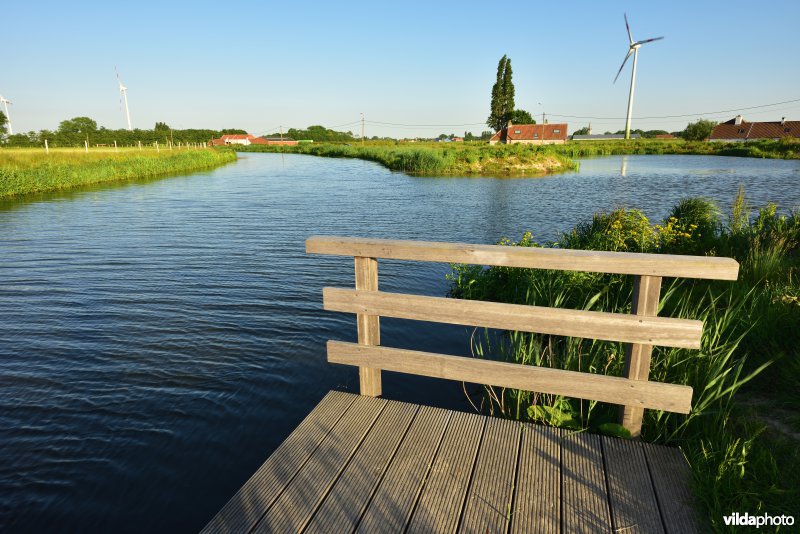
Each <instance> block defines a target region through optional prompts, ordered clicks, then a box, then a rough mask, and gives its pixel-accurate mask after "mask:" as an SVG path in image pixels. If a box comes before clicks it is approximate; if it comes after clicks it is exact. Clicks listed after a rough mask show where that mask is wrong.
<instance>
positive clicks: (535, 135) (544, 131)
mask: <svg viewBox="0 0 800 534" xmlns="http://www.w3.org/2000/svg"><path fill="white" fill-rule="evenodd" d="M566 140H567V125H566V124H513V123H511V121H509V122H508V126H507V127H506V128H503V129H502V130H500V131H499V132H497V133H496V134H494V135H493V136H492V138H491V139H489V144H490V145H495V144H497V143H505V144H507V145H513V144H526V145H556V144H563V143H564V142H565V141H566Z"/></svg>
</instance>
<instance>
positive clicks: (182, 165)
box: [0, 148, 236, 198]
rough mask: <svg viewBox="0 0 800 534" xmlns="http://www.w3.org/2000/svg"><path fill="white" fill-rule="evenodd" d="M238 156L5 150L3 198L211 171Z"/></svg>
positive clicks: (0, 178)
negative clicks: (48, 152)
mask: <svg viewBox="0 0 800 534" xmlns="http://www.w3.org/2000/svg"><path fill="white" fill-rule="evenodd" d="M235 160H236V153H235V152H233V151H231V150H215V149H205V148H204V149H193V150H163V149H162V150H160V151H156V150H153V149H145V150H141V151H140V150H138V149H135V148H130V149H120V150H119V151H116V150H114V149H113V148H110V149H102V148H100V149H98V148H93V149H89V152H88V154H87V153H86V152H85V151H84V150H83V149H67V148H62V149H51V150H50V154H45V152H44V150H41V149H26V148H18V149H11V148H4V149H0V198H10V197H16V196H20V195H25V194H29V193H42V192H47V191H61V190H67V189H72V188H74V187H79V186H84V185H92V184H99V183H106V182H119V181H128V180H135V179H139V178H152V177H157V176H164V175H169V174H175V173H186V172H192V171H197V170H201V169H208V168H212V167H216V166H218V165H223V164H225V163H229V162H232V161H235Z"/></svg>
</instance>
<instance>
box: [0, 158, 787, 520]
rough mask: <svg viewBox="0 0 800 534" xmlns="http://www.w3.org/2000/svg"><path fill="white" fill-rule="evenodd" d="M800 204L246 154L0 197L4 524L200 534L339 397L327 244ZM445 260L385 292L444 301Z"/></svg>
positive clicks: (338, 282)
mask: <svg viewBox="0 0 800 534" xmlns="http://www.w3.org/2000/svg"><path fill="white" fill-rule="evenodd" d="M740 185H743V186H744V188H745V191H746V193H747V196H748V199H749V200H750V202H751V204H752V205H753V206H760V205H764V204H765V203H767V202H768V201H776V202H778V203H779V204H780V205H781V206H782V207H784V208H790V207H793V206H798V205H800V162H797V161H780V160H755V159H739V158H724V157H703V156H625V157H607V158H598V159H588V160H583V161H582V162H581V170H580V171H579V172H574V173H568V174H562V175H555V176H550V177H546V178H524V179H520V178H516V179H498V178H422V177H411V176H407V175H404V174H401V173H393V172H390V171H387V170H386V169H384V168H382V167H380V166H378V165H376V164H374V163H369V162H363V161H359V160H332V159H319V158H313V157H308V156H297V155H285V156H284V155H279V154H244V155H242V157H241V159H240V160H239V161H238V162H237V163H236V164H233V165H230V166H227V167H223V168H220V169H217V170H214V171H210V172H204V173H198V174H193V175H190V176H182V177H174V178H168V179H163V180H158V181H149V182H140V183H133V184H127V185H122V186H111V187H104V188H95V189H90V190H83V191H77V192H71V193H68V194H55V195H43V196H38V197H30V198H26V199H24V200H19V201H14V202H4V203H0V530H4V531H9V530H10V531H17V530H23V531H35V532H39V531H82V532H89V531H115V532H134V531H137V532H142V531H170V532H173V531H186V532H189V531H196V530H198V529H199V528H201V527H202V526H203V525H204V524H205V522H206V521H207V520H208V519H210V518H211V517H212V516H213V514H214V513H215V512H216V511H217V510H218V509H219V508H220V507H221V506H222V505H223V504H224V503H225V501H226V500H227V499H228V498H229V497H230V496H231V495H232V494H233V493H234V492H235V491H236V489H237V488H238V487H239V486H240V485H241V484H242V483H243V482H244V481H245V480H246V479H247V478H248V476H249V475H250V474H251V473H252V472H253V471H255V469H256V468H257V467H258V466H259V465H260V463H261V462H262V461H263V460H264V459H265V458H266V457H267V455H268V454H269V453H270V452H271V451H272V450H274V448H275V447H276V446H277V445H278V444H279V443H280V442H281V440H282V439H283V438H284V437H285V436H286V435H287V434H288V433H289V432H290V430H291V429H292V428H293V427H294V426H295V425H296V424H297V423H298V422H299V421H300V419H302V417H303V416H304V415H305V414H307V413H308V411H309V410H310V409H311V408H312V407H313V406H314V404H315V403H316V402H317V401H318V400H319V399H320V398H321V397H322V396H323V395H324V394H325V392H327V391H328V390H329V389H332V388H337V389H342V390H347V391H357V376H356V375H357V372H356V370H355V369H353V368H347V367H342V366H333V365H328V364H327V363H326V362H325V353H324V344H325V340H327V339H341V340H355V319H354V317H352V316H349V315H345V314H334V313H329V312H323V311H322V305H321V301H322V287H323V286H326V285H333V286H343V287H350V286H352V284H353V260H352V258H339V257H322V256H308V255H306V254H305V252H304V240H305V239H306V238H307V237H308V236H310V235H314V234H328V235H346V236H366V237H383V238H393V239H422V240H431V241H437V240H439V241H466V242H475V243H494V242H496V241H498V240H499V239H500V238H502V237H509V238H512V239H516V238H518V237H519V236H521V235H522V233H523V231H525V230H531V231H532V232H533V233H534V235H535V236H536V237H537V238H538V239H540V240H554V239H557V238H558V236H559V234H560V233H561V232H564V231H566V230H569V229H570V228H571V227H572V226H573V225H574V224H576V223H578V222H581V221H585V220H587V219H588V218H590V217H591V214H592V213H594V212H596V211H598V210H603V209H606V210H607V209H612V208H614V207H619V206H630V207H638V208H641V209H643V210H644V212H645V213H646V214H647V215H648V216H649V217H650V218H651V219H653V220H655V219H661V218H663V217H664V216H665V215H666V214H667V212H668V210H669V208H670V207H671V206H672V205H674V204H675V203H676V202H677V201H678V200H680V199H681V198H684V197H687V196H697V195H700V196H706V197H710V198H712V199H714V200H716V201H718V202H719V204H720V206H721V208H722V209H723V211H725V212H727V211H728V210H729V208H730V204H731V202H732V200H733V198H734V197H735V195H736V192H737V190H738V188H739V186H740ZM447 272H448V267H447V266H446V265H433V264H413V263H408V262H390V261H385V262H384V261H382V262H381V263H380V285H381V288H382V289H384V290H387V291H406V292H414V293H419V294H426V295H439V296H441V295H444V294H445V293H446V291H447V287H448V285H447V282H446V280H445V275H446V274H447ZM469 334H470V331H469V330H468V329H466V328H464V327H441V326H435V325H430V324H426V323H412V322H409V321H401V320H384V321H383V322H382V341H383V342H384V344H386V345H391V346H397V347H408V348H417V349H420V350H430V351H434V352H444V353H449V354H464V355H465V354H468V353H469V343H468V340H469ZM384 390H385V395H386V396H387V397H389V398H395V399H401V400H411V401H415V402H422V403H430V404H435V405H438V406H445V407H451V408H457V409H469V405H468V404H467V402H466V401H465V397H464V393H463V392H462V389H461V385H460V384H455V383H449V382H441V381H435V380H432V379H423V378H414V377H409V376H403V375H396V374H392V373H386V374H385V380H384Z"/></svg>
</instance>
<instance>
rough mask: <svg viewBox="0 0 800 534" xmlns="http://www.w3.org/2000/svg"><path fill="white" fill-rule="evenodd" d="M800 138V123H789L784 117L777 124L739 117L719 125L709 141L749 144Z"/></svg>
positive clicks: (712, 132) (709, 137)
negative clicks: (764, 140) (750, 120)
mask: <svg viewBox="0 0 800 534" xmlns="http://www.w3.org/2000/svg"><path fill="white" fill-rule="evenodd" d="M783 137H793V138H795V139H797V138H800V121H787V120H786V118H785V117H784V118H783V119H781V120H780V121H775V122H747V121H746V120H744V119H743V118H742V116H741V115H737V116H735V117H734V118H732V119H731V120H729V121H727V122H723V123H722V124H717V125H716V126H714V129H713V130H711V135H710V136H708V140H709V141H721V142H726V141H727V142H747V141H758V140H760V139H774V140H777V139H781V138H783Z"/></svg>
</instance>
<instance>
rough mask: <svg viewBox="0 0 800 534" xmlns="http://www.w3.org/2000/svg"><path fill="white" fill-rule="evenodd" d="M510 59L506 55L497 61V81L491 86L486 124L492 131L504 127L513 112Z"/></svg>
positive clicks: (512, 84) (512, 83)
mask: <svg viewBox="0 0 800 534" xmlns="http://www.w3.org/2000/svg"><path fill="white" fill-rule="evenodd" d="M512 76H513V72H512V71H511V60H510V59H509V58H507V57H506V56H503V57H501V58H500V61H499V62H498V63H497V81H496V82H495V83H494V85H493V86H492V100H491V104H490V110H489V118H488V119H486V125H487V126H488V127H489V128H492V129H493V130H494V131H500V130H502V129H503V128H505V127H506V125H507V124H508V121H509V120H510V119H511V117H512V114H513V113H514V82H513V81H512V80H511V78H512Z"/></svg>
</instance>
